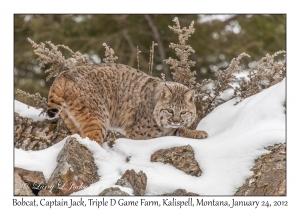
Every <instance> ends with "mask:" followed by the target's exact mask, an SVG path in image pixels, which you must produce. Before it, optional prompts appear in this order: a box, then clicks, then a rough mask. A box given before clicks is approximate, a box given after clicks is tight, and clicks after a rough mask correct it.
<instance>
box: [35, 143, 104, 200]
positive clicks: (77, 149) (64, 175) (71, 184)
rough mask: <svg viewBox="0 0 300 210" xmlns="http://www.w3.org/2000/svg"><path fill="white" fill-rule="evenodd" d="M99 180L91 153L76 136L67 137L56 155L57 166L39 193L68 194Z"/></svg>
mask: <svg viewBox="0 0 300 210" xmlns="http://www.w3.org/2000/svg"><path fill="white" fill-rule="evenodd" d="M98 180H99V176H98V174H97V167H96V165H95V163H94V157H93V155H92V153H91V152H90V151H89V150H88V149H87V148H86V147H85V146H83V145H82V144H80V143H79V142H78V141H77V139H76V138H74V137H69V138H67V140H66V143H65V145H64V147H63V148H62V150H61V151H60V153H59V154H58V156H57V166H56V168H55V170H54V171H53V173H52V175H51V177H50V179H49V182H48V186H47V188H46V189H43V190H41V191H40V192H39V195H42V196H45V195H70V194H71V193H73V192H77V191H79V190H82V189H84V188H86V187H88V186H90V184H92V183H95V182H97V181H98Z"/></svg>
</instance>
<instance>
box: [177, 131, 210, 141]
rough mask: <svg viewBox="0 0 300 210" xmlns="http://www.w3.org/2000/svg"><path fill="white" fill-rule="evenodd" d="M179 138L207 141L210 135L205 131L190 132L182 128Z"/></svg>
mask: <svg viewBox="0 0 300 210" xmlns="http://www.w3.org/2000/svg"><path fill="white" fill-rule="evenodd" d="M178 131H179V136H181V137H186V138H192V139H205V138H207V137H208V134H207V133H206V132H205V131H198V130H190V129H186V128H180V129H179V130H178Z"/></svg>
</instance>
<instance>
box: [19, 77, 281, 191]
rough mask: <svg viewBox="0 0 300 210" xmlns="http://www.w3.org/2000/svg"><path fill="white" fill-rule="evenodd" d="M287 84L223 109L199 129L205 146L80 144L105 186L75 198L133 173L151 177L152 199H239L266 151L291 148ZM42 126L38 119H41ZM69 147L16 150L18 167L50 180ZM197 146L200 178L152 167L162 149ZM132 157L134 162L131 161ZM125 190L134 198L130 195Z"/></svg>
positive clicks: (173, 141) (164, 140)
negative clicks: (181, 192) (174, 195)
mask: <svg viewBox="0 0 300 210" xmlns="http://www.w3.org/2000/svg"><path fill="white" fill-rule="evenodd" d="M284 101H285V80H283V81H282V82H280V83H279V84H277V85H274V86H273V87H271V88H268V89H266V90H264V91H262V92H261V93H259V94H257V95H254V96H252V97H249V98H247V99H245V100H244V101H242V102H241V103H239V104H238V105H236V106H234V103H235V100H231V101H228V102H226V103H224V104H223V105H221V106H219V107H217V108H216V109H215V110H214V111H213V112H212V113H210V114H209V115H208V116H207V117H206V118H204V119H203V120H202V121H201V122H200V124H199V125H198V127H197V129H199V130H205V131H207V132H208V134H209V137H208V138H207V139H205V140H195V139H186V138H181V137H161V138H156V139H151V140H143V141H136V140H130V139H118V140H117V141H116V144H115V145H114V147H113V148H109V147H108V146H107V144H106V143H105V144H104V145H103V147H100V146H99V145H98V144H97V143H95V142H93V141H90V140H89V139H81V138H80V137H79V136H78V135H74V136H75V137H76V138H77V139H78V141H80V142H81V143H82V144H84V145H86V146H87V147H88V148H89V149H90V151H92V152H93V154H94V158H95V162H96V164H97V166H98V174H99V175H100V176H101V178H100V181H98V182H97V183H94V184H92V185H91V186H90V187H88V188H86V189H84V190H82V191H79V192H76V193H73V194H74V195H98V194H99V193H100V192H101V191H102V190H104V189H105V188H108V187H112V186H114V183H115V182H116V181H117V179H118V178H120V177H121V175H122V174H123V173H124V172H125V171H126V170H127V169H134V170H135V171H136V172H139V171H140V170H143V171H144V172H145V173H146V175H147V177H148V180H147V189H146V194H147V195H158V194H162V193H169V192H172V191H174V190H175V189H178V188H184V189H186V190H187V191H189V192H194V193H198V194H200V195H233V194H234V193H235V192H236V190H237V188H238V187H240V186H241V185H242V184H243V183H244V181H245V179H246V178H247V177H249V176H251V175H252V172H251V171H250V169H251V167H252V166H253V164H254V160H255V159H256V158H257V157H259V156H260V155H262V154H264V153H266V152H267V151H266V150H265V149H264V147H266V146H269V145H273V144H277V143H284V142H285V125H286V123H285V117H286V115H285V114H284V110H285V108H284V107H283V103H284ZM15 111H17V112H20V114H21V115H22V116H28V114H30V116H32V114H34V113H33V112H34V111H36V115H38V114H39V111H38V110H33V109H32V108H30V109H29V110H28V109H27V106H26V105H22V104H21V103H19V102H15ZM35 119H36V120H38V119H37V118H35ZM64 143H65V140H63V141H62V142H60V143H58V144H56V145H54V146H52V147H50V148H48V149H45V150H41V151H23V150H21V149H15V166H16V167H21V168H25V169H28V170H37V171H43V173H44V175H45V177H46V179H49V177H50V176H51V173H52V171H53V170H54V168H55V166H56V156H57V154H58V153H59V151H60V150H61V148H62V147H63V145H64ZM187 144H189V145H191V146H192V147H193V149H194V151H195V158H196V160H197V161H198V163H199V165H200V168H201V170H202V172H203V173H202V175H201V176H200V177H193V176H190V175H187V174H185V173H184V172H182V171H180V170H178V169H176V168H175V167H173V166H171V165H164V164H163V163H152V162H150V156H151V154H153V153H154V152H155V151H157V150H159V149H166V148H171V147H176V146H184V145H187ZM128 156H131V160H130V162H128V163H126V158H127V157H128ZM123 190H125V191H127V192H129V193H132V192H131V190H130V189H128V188H127V190H126V188H123Z"/></svg>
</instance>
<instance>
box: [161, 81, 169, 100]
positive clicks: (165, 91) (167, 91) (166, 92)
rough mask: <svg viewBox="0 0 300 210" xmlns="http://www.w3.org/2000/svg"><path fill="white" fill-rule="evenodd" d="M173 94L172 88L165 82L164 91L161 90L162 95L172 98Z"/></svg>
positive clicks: (164, 97)
mask: <svg viewBox="0 0 300 210" xmlns="http://www.w3.org/2000/svg"><path fill="white" fill-rule="evenodd" d="M171 96H172V88H171V87H170V86H169V85H167V84H165V85H164V87H163V91H162V92H161V97H162V98H163V99H166V98H170V97H171Z"/></svg>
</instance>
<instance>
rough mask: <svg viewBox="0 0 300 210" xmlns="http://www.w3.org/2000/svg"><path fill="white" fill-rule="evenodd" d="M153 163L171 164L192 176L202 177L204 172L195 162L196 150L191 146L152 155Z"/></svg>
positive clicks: (161, 151)
mask: <svg viewBox="0 0 300 210" xmlns="http://www.w3.org/2000/svg"><path fill="white" fill-rule="evenodd" d="M151 162H162V163H164V164H166V163H169V164H171V165H173V166H174V167H175V168H177V169H179V170H181V171H183V172H184V173H186V174H188V175H192V176H197V177H198V176H200V175H201V173H202V171H201V169H200V167H199V164H198V163H197V161H196V160H195V156H194V150H193V148H192V147H191V146H190V145H186V146H182V147H173V148H170V149H161V150H158V151H156V152H155V153H154V154H152V155H151Z"/></svg>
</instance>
